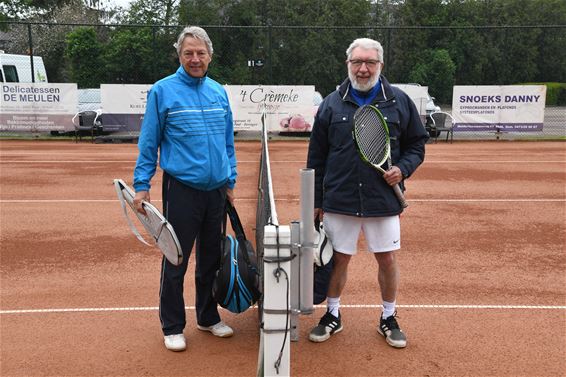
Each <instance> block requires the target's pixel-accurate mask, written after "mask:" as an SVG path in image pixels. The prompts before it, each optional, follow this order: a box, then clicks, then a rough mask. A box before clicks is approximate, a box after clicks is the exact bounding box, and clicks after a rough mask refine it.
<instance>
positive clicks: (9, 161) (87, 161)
mask: <svg viewBox="0 0 566 377" xmlns="http://www.w3.org/2000/svg"><path fill="white" fill-rule="evenodd" d="M0 162H2V163H10V164H59V163H61V164H82V163H89V164H94V163H96V164H103V163H106V162H131V163H133V164H135V163H136V160H135V159H134V160H2V159H0ZM297 162H299V161H297ZM300 162H301V163H303V164H304V163H305V162H304V161H300ZM251 163H254V164H257V163H258V162H257V161H238V164H251Z"/></svg>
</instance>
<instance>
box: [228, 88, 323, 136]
mask: <svg viewBox="0 0 566 377" xmlns="http://www.w3.org/2000/svg"><path fill="white" fill-rule="evenodd" d="M225 88H226V92H227V93H228V97H229V99H230V106H231V108H232V114H233V117H234V130H235V131H261V115H262V113H263V109H264V108H265V111H266V114H267V115H266V118H267V119H266V122H267V123H266V126H267V130H268V131H271V132H273V131H278V132H309V131H311V129H312V124H313V122H314V115H315V111H316V108H315V107H314V106H313V97H314V86H311V85H301V86H296V85H279V86H275V85H272V86H262V85H227V86H225Z"/></svg>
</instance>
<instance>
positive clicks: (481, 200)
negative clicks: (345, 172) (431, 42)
mask: <svg viewBox="0 0 566 377" xmlns="http://www.w3.org/2000/svg"><path fill="white" fill-rule="evenodd" d="M300 200H301V199H300V198H280V199H277V198H275V202H300ZM118 201H119V200H118V199H1V200H0V203H48V204H50V203H110V202H118ZM256 201H257V198H236V202H256ZM152 202H161V199H156V200H152ZM409 202H422V203H436V202H440V203H442V202H446V203H491V202H496V203H497V202H503V203H530V202H533V203H535V202H536V203H554V202H566V198H563V199H552V198H549V199H495V198H493V199H409Z"/></svg>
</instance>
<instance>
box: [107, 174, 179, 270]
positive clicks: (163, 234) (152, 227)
mask: <svg viewBox="0 0 566 377" xmlns="http://www.w3.org/2000/svg"><path fill="white" fill-rule="evenodd" d="M114 187H115V188H116V193H117V194H118V199H120V205H121V206H122V210H123V212H124V216H125V217H126V220H127V221H128V225H129V226H130V229H131V230H132V232H133V233H134V234H135V236H136V237H137V238H138V240H140V241H141V242H143V243H144V244H146V245H148V246H152V245H151V244H150V243H149V242H147V241H146V240H145V239H144V238H143V237H142V235H141V234H140V232H139V231H138V230H137V228H136V226H135V225H134V223H133V222H132V220H131V219H130V217H129V216H128V211H127V210H126V204H127V205H128V206H129V207H130V209H131V210H132V211H133V212H134V214H135V215H136V217H137V218H138V220H139V221H140V222H141V223H142V225H143V227H144V228H145V230H146V231H147V232H148V233H149V234H150V235H151V237H152V238H153V239H154V241H155V245H156V246H157V247H158V248H159V249H160V250H161V253H162V254H163V255H164V256H165V258H167V260H168V261H169V262H171V263H172V264H173V265H174V266H178V265H180V264H181V263H182V262H183V251H182V249H181V245H180V243H179V240H178V238H177V235H176V234H175V230H173V226H172V225H171V224H170V223H169V222H168V221H167V220H166V219H165V217H163V215H162V214H161V213H160V212H159V210H158V209H157V208H155V207H154V206H153V205H152V204H151V203H148V202H143V203H142V206H143V208H144V209H145V212H146V214H145V215H142V214H141V213H139V212H138V211H137V210H136V208H135V206H134V197H135V192H134V190H132V189H131V188H130V187H129V186H128V185H127V184H126V183H125V182H124V181H123V180H121V179H115V180H114Z"/></svg>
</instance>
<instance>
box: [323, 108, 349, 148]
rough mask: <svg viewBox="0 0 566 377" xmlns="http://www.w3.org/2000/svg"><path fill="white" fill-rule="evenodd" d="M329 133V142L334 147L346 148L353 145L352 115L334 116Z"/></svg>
mask: <svg viewBox="0 0 566 377" xmlns="http://www.w3.org/2000/svg"><path fill="white" fill-rule="evenodd" d="M328 133H329V135H328V136H329V138H328V140H329V142H330V143H331V145H332V146H333V147H336V148H344V147H345V146H347V145H349V144H350V143H352V124H351V122H350V114H348V113H337V114H333V115H332V119H331V121H330V128H329V130H328Z"/></svg>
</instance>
